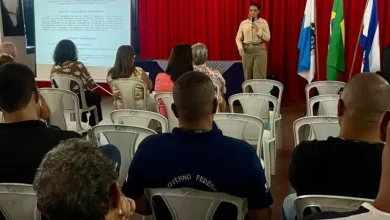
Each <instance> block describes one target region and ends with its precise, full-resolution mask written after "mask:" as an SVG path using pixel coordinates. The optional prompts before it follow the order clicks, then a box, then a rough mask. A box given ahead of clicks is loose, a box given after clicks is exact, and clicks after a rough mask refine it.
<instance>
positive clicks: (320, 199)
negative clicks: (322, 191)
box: [294, 195, 373, 220]
mask: <svg viewBox="0 0 390 220" xmlns="http://www.w3.org/2000/svg"><path fill="white" fill-rule="evenodd" d="M365 202H368V203H372V202H373V200H370V199H360V198H352V197H342V196H325V195H308V196H300V197H298V198H297V199H296V200H295V201H294V205H295V210H296V211H297V217H298V220H301V219H303V218H304V211H305V209H306V208H310V207H318V208H319V209H321V212H328V211H334V212H348V211H355V210H357V209H359V207H360V206H361V205H362V204H363V203H365Z"/></svg>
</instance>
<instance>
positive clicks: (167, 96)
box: [154, 92, 179, 131]
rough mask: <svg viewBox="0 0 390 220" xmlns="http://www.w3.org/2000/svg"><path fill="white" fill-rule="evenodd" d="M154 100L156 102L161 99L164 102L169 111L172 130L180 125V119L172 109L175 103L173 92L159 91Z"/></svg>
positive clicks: (169, 122)
mask: <svg viewBox="0 0 390 220" xmlns="http://www.w3.org/2000/svg"><path fill="white" fill-rule="evenodd" d="M154 100H156V103H158V101H160V100H161V101H162V102H163V103H164V105H165V108H166V109H167V113H168V124H169V130H170V131H172V130H173V129H174V128H175V127H179V120H178V119H177V118H176V116H175V114H173V111H172V109H171V105H172V104H173V94H172V93H171V92H167V93H158V94H156V95H155V96H154Z"/></svg>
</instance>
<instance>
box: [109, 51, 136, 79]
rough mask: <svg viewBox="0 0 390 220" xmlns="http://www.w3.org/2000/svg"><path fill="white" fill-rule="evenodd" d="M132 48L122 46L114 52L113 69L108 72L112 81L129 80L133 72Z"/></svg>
mask: <svg viewBox="0 0 390 220" xmlns="http://www.w3.org/2000/svg"><path fill="white" fill-rule="evenodd" d="M134 55H135V54H134V48H133V47H132V46H130V45H122V46H120V47H119V48H118V51H117V52H116V59H115V64H114V67H113V68H112V69H111V70H110V71H109V74H111V78H112V79H119V78H129V77H130V76H131V75H132V74H133V73H134V71H135V66H134Z"/></svg>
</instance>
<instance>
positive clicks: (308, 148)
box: [293, 140, 329, 158]
mask: <svg viewBox="0 0 390 220" xmlns="http://www.w3.org/2000/svg"><path fill="white" fill-rule="evenodd" d="M327 146H329V143H328V140H323V141H319V140H312V141H302V142H301V143H300V144H298V145H297V146H296V147H295V149H294V152H293V157H297V156H299V157H300V158H307V157H306V156H305V155H310V156H311V157H312V156H314V155H315V154H316V153H318V152H320V151H321V149H324V148H326V147H327Z"/></svg>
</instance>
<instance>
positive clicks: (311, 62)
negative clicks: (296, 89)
mask: <svg viewBox="0 0 390 220" xmlns="http://www.w3.org/2000/svg"><path fill="white" fill-rule="evenodd" d="M315 41H316V37H315V4H314V0H307V2H306V9H305V15H304V17H303V22H302V28H301V35H300V37H299V43H298V49H299V50H300V54H299V61H298V74H299V75H300V76H302V77H303V78H305V79H306V80H307V82H308V83H311V81H312V80H313V78H314V73H315V70H316V66H315V49H316V48H315V45H316V42H315Z"/></svg>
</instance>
